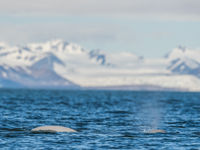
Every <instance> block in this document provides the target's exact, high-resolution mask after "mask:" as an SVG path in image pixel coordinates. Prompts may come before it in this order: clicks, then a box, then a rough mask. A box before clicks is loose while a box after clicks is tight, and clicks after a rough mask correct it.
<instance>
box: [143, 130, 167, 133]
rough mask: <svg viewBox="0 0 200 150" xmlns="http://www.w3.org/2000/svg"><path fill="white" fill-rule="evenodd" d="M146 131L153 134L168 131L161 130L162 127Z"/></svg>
mask: <svg viewBox="0 0 200 150" xmlns="http://www.w3.org/2000/svg"><path fill="white" fill-rule="evenodd" d="M146 133H151V134H154V133H166V131H165V130H160V129H152V130H149V131H147V132H146Z"/></svg>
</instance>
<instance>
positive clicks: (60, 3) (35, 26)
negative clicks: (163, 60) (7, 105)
mask: <svg viewBox="0 0 200 150" xmlns="http://www.w3.org/2000/svg"><path fill="white" fill-rule="evenodd" d="M199 8H200V1H199V0H162V1H161V0H17V1H16V0H6V1H5V0H0V41H3V42H7V43H9V44H17V45H24V44H26V43H30V42H45V41H48V40H54V39H63V40H65V41H68V42H73V43H77V44H79V45H81V46H82V47H84V48H86V49H102V50H104V51H110V52H118V51H129V52H133V53H135V54H137V55H139V56H144V57H148V58H157V57H162V56H164V55H166V54H167V53H168V52H170V51H171V50H172V49H173V48H176V47H178V46H179V45H182V46H185V47H188V48H192V49H199V48H200V40H199V39H200V9H199Z"/></svg>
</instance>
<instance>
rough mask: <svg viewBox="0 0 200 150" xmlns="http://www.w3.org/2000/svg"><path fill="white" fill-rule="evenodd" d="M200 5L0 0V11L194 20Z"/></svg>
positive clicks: (156, 0) (192, 1) (145, 0)
mask: <svg viewBox="0 0 200 150" xmlns="http://www.w3.org/2000/svg"><path fill="white" fill-rule="evenodd" d="M199 8H200V1H199V0H117V1H116V0H98V1H95V0H17V1H16V0H6V1H3V0H2V1H0V13H1V14H10V15H14V14H15V15H16V14H17V15H30V14H32V15H101V16H106V15H112V16H130V17H136V18H137V17H138V18H140V17H142V18H158V19H162V18H164V19H170V18H172V19H173V18H175V19H181V20H184V19H185V20H187V19H190V20H195V19H198V18H200V9H199ZM198 20H199V19H198Z"/></svg>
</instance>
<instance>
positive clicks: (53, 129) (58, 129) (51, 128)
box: [31, 125, 77, 132]
mask: <svg viewBox="0 0 200 150" xmlns="http://www.w3.org/2000/svg"><path fill="white" fill-rule="evenodd" d="M31 131H32V132H77V131H76V130H74V129H71V128H67V127H63V126H53V125H48V126H40V127H37V128H34V129H32V130H31Z"/></svg>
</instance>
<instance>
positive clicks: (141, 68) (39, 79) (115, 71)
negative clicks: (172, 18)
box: [0, 40, 200, 91]
mask: <svg viewBox="0 0 200 150" xmlns="http://www.w3.org/2000/svg"><path fill="white" fill-rule="evenodd" d="M0 87H1V88H55V89H58V88H61V89H119V90H123V89H126V90H178V91H179V90H181V91H200V50H192V49H188V48H185V47H181V46H179V47H178V48H175V49H173V50H172V51H171V52H169V53H168V54H167V55H166V56H164V57H162V58H152V59H149V58H144V57H141V56H137V55H135V54H133V53H131V52H107V51H103V50H99V49H94V50H86V49H84V48H82V47H81V46H79V45H77V44H74V43H68V42H66V41H63V40H52V41H47V42H45V43H30V44H27V45H25V46H10V45H9V44H6V43H3V42H2V43H0Z"/></svg>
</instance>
